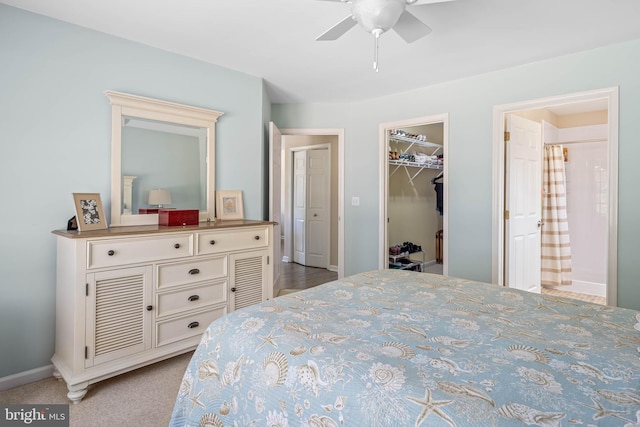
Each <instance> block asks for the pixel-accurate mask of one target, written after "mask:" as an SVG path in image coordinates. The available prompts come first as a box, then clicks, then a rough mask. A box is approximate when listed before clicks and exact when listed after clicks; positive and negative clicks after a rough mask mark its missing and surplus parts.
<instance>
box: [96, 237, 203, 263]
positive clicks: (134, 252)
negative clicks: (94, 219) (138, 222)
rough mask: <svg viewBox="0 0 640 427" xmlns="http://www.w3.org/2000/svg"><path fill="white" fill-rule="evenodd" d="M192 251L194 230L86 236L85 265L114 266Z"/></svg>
mask: <svg viewBox="0 0 640 427" xmlns="http://www.w3.org/2000/svg"><path fill="white" fill-rule="evenodd" d="M191 255H193V234H169V235H165V236H155V237H153V238H149V237H140V238H129V239H109V240H106V239H105V240H89V241H88V242H87V268H89V269H91V268H102V267H113V266H118V265H126V264H137V263H140V262H149V261H158V260H165V259H171V258H181V257H186V256H191Z"/></svg>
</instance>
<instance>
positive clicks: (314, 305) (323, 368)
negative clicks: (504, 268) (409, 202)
mask: <svg viewBox="0 0 640 427" xmlns="http://www.w3.org/2000/svg"><path fill="white" fill-rule="evenodd" d="M171 425H172V426H183V425H189V426H253V425H255V426H265V425H266V426H313V427H321V426H323V427H330V426H336V427H337V426H394V427H397V426H405V425H406V426H491V425H500V426H510V425H514V426H521V425H537V426H561V425H585V426H588V425H598V426H627V427H631V426H639V425H640V312H637V311H634V310H629V309H622V308H615V307H607V306H601V305H595V304H589V303H584V302H580V301H574V300H569V299H564V298H557V297H551V296H546V295H540V294H533V293H527V292H523V291H519V290H513V289H508V288H503V287H499V286H497V285H492V284H487V283H480V282H473V281H468V280H462V279H456V278H451V277H443V276H435V275H430V274H424V273H415V272H409V271H398V270H380V271H373V272H368V273H362V274H357V275H354V276H351V277H347V278H344V279H342V280H337V281H334V282H330V283H327V284H324V285H320V286H317V287H314V288H311V289H308V290H305V291H301V292H296V293H292V294H288V295H286V296H283V297H278V298H275V299H273V300H270V301H266V302H264V303H261V304H258V305H255V306H251V307H247V308H244V309H241V310H238V311H235V312H233V313H230V314H229V315H227V316H225V317H223V318H221V319H219V320H216V321H215V322H213V323H212V324H211V325H210V326H209V327H208V329H207V330H206V331H205V333H204V335H203V337H202V340H201V343H200V345H199V346H198V348H197V349H196V351H195V352H194V355H193V357H192V359H191V362H190V364H189V366H188V368H187V370H186V372H185V375H184V378H183V380H182V384H181V386H180V390H179V392H178V394H177V399H176V402H175V406H174V409H173V414H172V419H171Z"/></svg>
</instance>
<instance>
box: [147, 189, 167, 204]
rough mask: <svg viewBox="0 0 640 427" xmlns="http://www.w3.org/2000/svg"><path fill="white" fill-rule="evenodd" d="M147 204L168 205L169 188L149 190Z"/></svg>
mask: <svg viewBox="0 0 640 427" xmlns="http://www.w3.org/2000/svg"><path fill="white" fill-rule="evenodd" d="M149 204H150V205H158V206H160V207H162V205H169V204H171V193H169V190H161V189H158V190H149Z"/></svg>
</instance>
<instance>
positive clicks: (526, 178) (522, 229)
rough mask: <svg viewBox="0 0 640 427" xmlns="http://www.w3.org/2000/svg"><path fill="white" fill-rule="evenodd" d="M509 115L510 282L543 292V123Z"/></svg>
mask: <svg viewBox="0 0 640 427" xmlns="http://www.w3.org/2000/svg"><path fill="white" fill-rule="evenodd" d="M506 118H507V131H508V132H509V138H508V142H506V192H505V197H506V200H505V208H506V211H507V212H505V245H506V247H505V257H506V260H505V269H506V275H505V276H506V279H507V280H506V281H507V283H506V285H507V286H509V287H510V288H517V289H522V290H526V291H532V292H539V291H540V221H541V218H542V215H541V214H542V178H541V175H542V126H541V125H540V124H539V123H536V122H533V121H531V120H527V119H524V118H522V117H519V116H516V115H515V114H508V115H506Z"/></svg>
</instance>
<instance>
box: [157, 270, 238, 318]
mask: <svg viewBox="0 0 640 427" xmlns="http://www.w3.org/2000/svg"><path fill="white" fill-rule="evenodd" d="M228 289H229V286H228V282H227V280H226V279H219V280H218V281H215V282H209V283H206V284H203V285H200V286H196V287H192V288H188V289H180V290H177V291H170V292H164V293H161V294H157V295H156V317H165V316H171V315H174V314H180V313H184V312H186V311H189V310H194V309H201V308H204V307H208V306H213V305H216V304H226V302H227V295H228V292H229V290H228Z"/></svg>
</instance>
